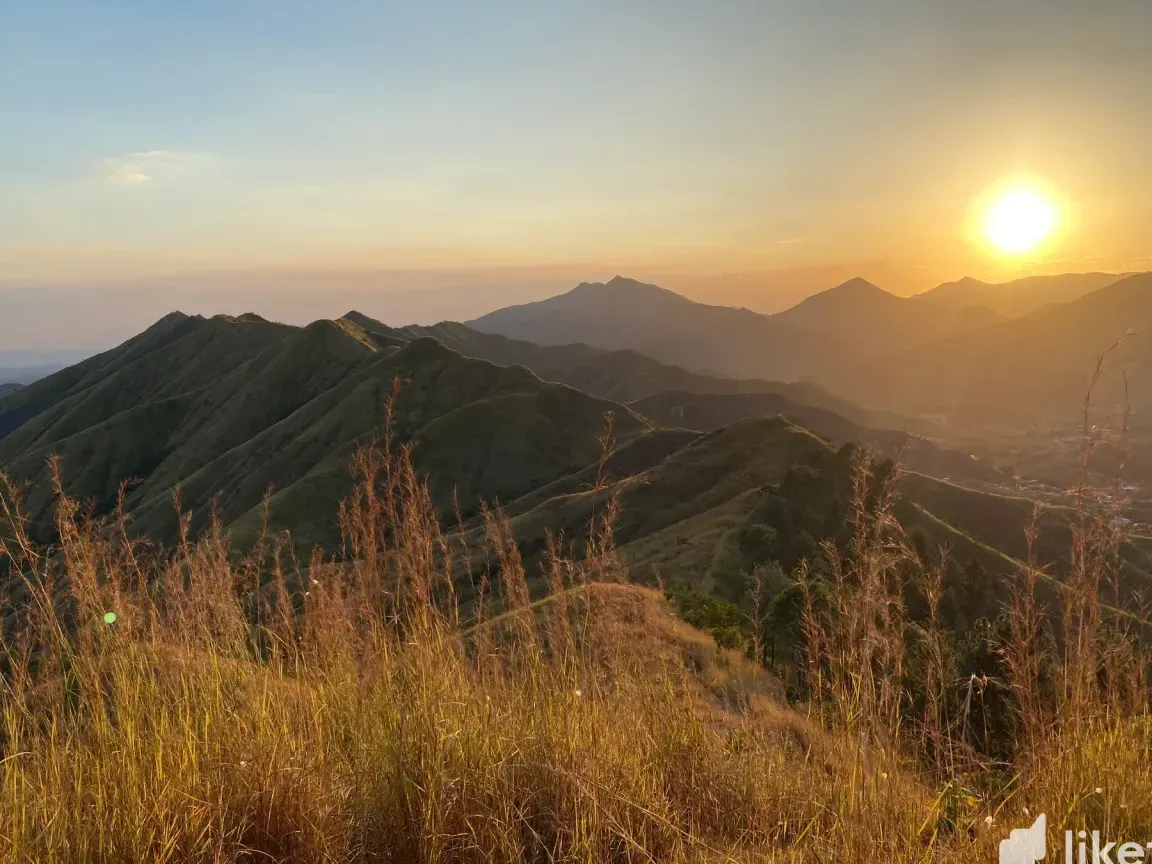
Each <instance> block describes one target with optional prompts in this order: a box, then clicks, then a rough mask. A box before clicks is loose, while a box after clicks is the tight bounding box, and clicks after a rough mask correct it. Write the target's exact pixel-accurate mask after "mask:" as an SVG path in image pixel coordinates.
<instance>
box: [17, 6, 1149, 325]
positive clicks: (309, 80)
mask: <svg viewBox="0 0 1152 864" xmlns="http://www.w3.org/2000/svg"><path fill="white" fill-rule="evenodd" d="M1150 32H1152V3H1148V2H1143V0H1102V2H1097V3H1092V4H1087V3H1082V2H1077V0H1043V2H1040V0H1009V2H1004V0H998V2H989V0H973V2H965V3H955V2H904V0H899V2H897V0H878V2H870V3H861V2H857V0H804V2H799V0H797V2H770V0H769V2H741V0H732V2H720V3H690V2H680V0H668V2H656V0H614V2H607V0H588V2H583V3H572V4H558V3H529V2H506V0H495V2H489V3H483V4H481V3H472V2H465V0H433V2H426V3H419V4H409V3H391V2H350V0H334V2H331V3H325V4H319V3H311V2H308V3H305V2H296V0H288V2H278V3H271V2H267V0H226V2H225V0H207V2H198V3H194V4H183V3H164V4H155V3H146V2H143V0H136V2H129V0H110V2H106V3H99V4H95V3H88V2H82V0H45V2H37V3H21V4H9V5H8V6H7V7H6V9H5V12H4V13H3V26H0V79H2V80H3V81H4V86H3V87H2V88H0V304H4V303H9V304H10V305H11V304H13V303H16V302H20V303H24V304H29V303H32V301H33V297H34V295H36V294H37V293H40V294H43V292H45V291H47V290H48V288H47V286H57V287H59V286H66V287H67V288H68V289H69V290H72V289H74V288H84V289H85V290H86V291H88V292H89V293H88V294H87V295H86V296H88V297H90V298H91V297H98V296H101V295H100V292H112V291H113V289H114V288H115V289H117V290H118V289H119V288H120V287H123V286H125V285H127V286H137V287H139V286H151V287H150V288H149V290H152V291H154V292H156V293H158V294H159V295H161V297H162V298H163V299H164V302H169V300H170V301H171V304H173V305H179V304H180V302H181V298H182V297H186V296H187V297H191V296H192V293H189V292H193V293H194V291H209V292H211V291H216V290H220V289H221V286H224V285H225V284H226V283H230V284H243V285H244V286H247V289H250V290H252V291H254V292H257V293H258V292H260V291H263V290H272V288H273V287H274V286H276V285H277V284H285V283H286V282H292V280H296V283H298V284H299V286H300V288H299V291H300V292H305V293H307V292H309V291H312V292H321V293H322V292H323V291H325V290H328V289H329V288H330V287H331V286H336V287H335V288H332V289H331V290H336V289H337V288H339V290H345V289H347V290H349V291H357V290H400V289H410V290H423V289H434V288H441V289H443V288H451V287H459V286H466V285H471V286H481V287H487V288H492V289H493V290H494V291H495V290H496V288H498V287H499V286H517V285H519V286H526V285H532V286H535V287H534V288H532V289H531V290H530V289H529V288H524V289H523V290H524V291H526V292H528V293H531V292H532V291H537V293H539V292H541V291H544V290H545V287H546V286H547V289H548V290H551V288H552V287H553V286H560V285H571V284H575V283H576V282H578V281H582V280H583V279H600V278H608V277H610V276H612V275H615V274H616V273H625V274H627V275H630V276H635V277H637V278H644V279H649V280H653V281H660V282H661V284H665V285H667V286H668V287H672V288H676V289H678V290H683V291H685V293H689V294H690V295H692V296H695V297H697V298H698V299H704V300H711V301H713V302H723V303H731V302H739V303H742V304H743V305H748V306H751V307H752V308H758V309H762V310H764V311H773V310H775V309H777V308H781V307H782V306H784V305H787V304H788V303H789V302H794V301H795V299H798V298H799V297H801V296H803V295H804V294H805V293H809V292H811V291H814V290H819V289H820V288H825V287H830V286H831V285H833V284H835V283H836V282H837V281H842V280H843V279H846V278H848V277H850V276H854V275H862V276H864V277H866V278H869V279H871V280H872V281H874V282H877V284H880V285H881V286H882V287H885V288H887V289H889V290H892V291H894V292H897V293H903V294H907V293H912V292H916V291H920V290H924V289H927V288H929V287H931V286H933V285H935V284H937V283H939V282H941V281H944V280H949V279H955V278H959V277H961V276H964V275H972V276H977V277H981V278H985V279H988V280H993V281H996V280H1004V279H1009V278H1013V277H1015V276H1018V275H1023V274H1029V273H1035V272H1059V271H1072V270H1113V271H1121V270H1137V269H1152V231H1149V230H1148V229H1149V226H1150V225H1152V160H1149V159H1148V155H1147V154H1148V144H1149V141H1150V140H1152V99H1149V98H1148V93H1147V87H1148V82H1150V81H1152V53H1150V52H1148V51H1147V46H1146V39H1147V35H1148V34H1149V33H1150ZM1021 175H1027V176H1031V177H1035V178H1040V179H1041V180H1042V181H1043V182H1044V183H1045V184H1047V186H1048V188H1050V189H1052V190H1054V192H1055V194H1057V195H1058V196H1059V197H1060V201H1061V212H1060V216H1061V232H1060V237H1059V238H1058V242H1054V243H1051V244H1046V245H1045V248H1043V249H1041V250H1039V251H1037V252H1036V253H1034V254H1025V255H1018V256H1017V255H1006V254H1003V253H1001V252H997V251H993V250H992V249H991V248H990V247H989V246H988V244H981V243H979V242H974V241H973V239H972V238H971V237H970V236H969V234H968V233H966V231H967V229H966V224H967V223H966V220H970V218H971V210H972V207H973V202H974V201H975V200H977V198H978V197H979V196H980V195H981V194H982V193H983V191H984V190H986V189H987V188H989V187H990V186H991V185H993V184H996V183H998V182H1000V181H1002V180H1003V179H1004V178H1011V177H1016V176H1021ZM52 290H56V288H53V289H52ZM141 290H143V289H142V288H141ZM293 290H295V289H293ZM182 292H184V293H182ZM513 293H515V292H513ZM44 296H47V295H46V294H44ZM107 296H108V297H110V298H111V297H113V296H118V295H114V293H109V294H107ZM197 296H198V295H197ZM503 296H504V295H502V294H499V292H498V291H497V292H496V293H493V294H492V297H493V300H494V302H495V300H496V299H499V298H500V297H503ZM13 298H22V299H20V300H15V299H13ZM161 305H162V304H161ZM310 308H311V307H310ZM342 311H345V310H342V309H336V308H334V309H333V310H332V314H339V313H340V312H342ZM292 314H293V313H291V311H290V310H289V311H287V312H286V313H285V315H286V316H287V317H291V315H292ZM3 317H4V310H3V308H2V305H0V319H2V318H3ZM457 317H464V316H457ZM0 326H2V325H0ZM5 335H6V334H4V333H0V338H3V337H5ZM7 337H8V338H15V337H14V336H12V335H11V334H7Z"/></svg>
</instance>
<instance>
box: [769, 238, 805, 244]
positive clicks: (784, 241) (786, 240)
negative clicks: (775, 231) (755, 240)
mask: <svg viewBox="0 0 1152 864" xmlns="http://www.w3.org/2000/svg"><path fill="white" fill-rule="evenodd" d="M807 240H808V238H807V237H784V238H781V239H780V240H777V241H776V244H777V245H778V246H794V245H795V244H797V243H804V242H806V241H807Z"/></svg>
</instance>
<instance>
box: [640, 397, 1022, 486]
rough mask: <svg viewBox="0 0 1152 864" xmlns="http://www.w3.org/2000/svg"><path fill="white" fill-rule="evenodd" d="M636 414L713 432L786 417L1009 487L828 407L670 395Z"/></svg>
mask: <svg viewBox="0 0 1152 864" xmlns="http://www.w3.org/2000/svg"><path fill="white" fill-rule="evenodd" d="M629 407H630V408H632V409H633V410H634V411H636V413H638V414H642V415H643V416H645V417H647V418H649V419H650V420H653V421H654V422H656V423H659V424H661V425H664V426H683V427H685V428H688V429H697V430H699V431H701V432H711V431H713V430H716V429H720V428H722V427H724V426H728V425H730V424H732V423H737V422H739V421H741V420H745V419H747V418H750V417H764V416H767V415H772V414H780V415H782V416H784V417H786V418H787V419H788V420H789V421H791V422H792V423H795V424H797V425H798V426H803V427H804V428H805V429H809V430H811V431H813V432H815V433H816V434H817V435H820V436H821V437H824V438H828V439H829V440H831V441H835V442H836V443H837V444H848V443H851V442H853V441H857V442H860V443H862V444H865V445H867V446H868V447H870V448H871V449H872V450H874V451H875V452H877V453H878V454H880V455H881V456H883V457H884V458H888V459H900V460H901V462H902V463H903V464H904V465H906V466H907V467H909V468H912V469H913V470H916V471H924V472H927V473H930V474H934V475H936V476H941V477H956V478H967V479H971V480H979V481H990V482H1003V481H1004V480H1005V476H1004V474H1003V473H1001V472H999V471H997V470H996V469H995V468H993V467H992V466H991V465H989V464H988V463H987V462H984V461H981V460H977V459H974V458H973V457H972V456H971V455H969V454H967V453H961V452H958V451H956V450H948V449H945V448H943V447H939V446H937V445H936V444H933V443H932V442H931V441H929V440H927V439H925V438H921V437H919V436H917V435H909V434H908V433H905V432H899V431H896V430H893V429H876V428H872V427H869V426H865V425H862V424H860V423H856V422H853V421H852V420H850V419H848V418H846V417H844V416H842V415H841V414H837V413H836V412H834V411H828V410H825V409H823V408H817V407H812V406H810V405H797V404H796V403H795V402H792V401H790V400H788V399H786V398H784V397H783V396H780V395H777V394H775V393H739V394H701V393H680V392H671V391H670V392H664V393H656V394H654V395H652V396H648V397H646V398H644V399H638V400H636V401H634V402H630V403H629Z"/></svg>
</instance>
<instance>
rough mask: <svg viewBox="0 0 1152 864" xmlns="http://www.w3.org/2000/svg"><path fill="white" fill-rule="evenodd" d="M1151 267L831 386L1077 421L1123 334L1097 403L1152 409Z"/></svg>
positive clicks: (869, 395) (908, 405)
mask: <svg viewBox="0 0 1152 864" xmlns="http://www.w3.org/2000/svg"><path fill="white" fill-rule="evenodd" d="M1149 325H1152V274H1149V273H1144V274H1138V275H1135V276H1129V277H1127V278H1125V279H1121V280H1120V281H1118V282H1115V283H1113V284H1111V285H1108V286H1107V287H1105V288H1101V289H1099V290H1097V291H1095V292H1093V293H1091V294H1087V295H1085V296H1082V297H1080V298H1079V299H1078V300H1075V301H1072V302H1070V303H1063V304H1050V305H1047V306H1044V307H1042V308H1040V309H1039V310H1037V311H1035V312H1033V313H1031V314H1029V315H1026V316H1024V317H1021V318H1017V319H1014V320H1011V321H1007V322H1005V323H1001V324H993V325H990V326H987V327H982V328H980V329H979V330H975V331H973V332H970V333H966V334H964V335H962V336H955V337H951V338H947V339H941V340H937V341H935V342H932V343H929V344H927V345H921V346H918V347H915V348H911V349H908V350H906V351H902V352H897V353H895V354H893V355H890V356H886V357H883V358H881V359H878V360H875V361H872V362H870V363H866V364H862V365H860V366H857V367H855V368H847V367H845V368H842V369H841V370H840V372H839V373H838V374H837V375H836V376H834V377H835V378H836V379H837V380H829V381H828V384H829V385H830V386H831V387H832V389H833V390H834V391H836V392H839V393H843V394H851V396H852V398H854V399H859V400H860V401H861V402H863V403H864V404H866V405H869V406H874V407H881V406H882V407H885V408H888V409H892V410H898V411H909V412H914V413H919V414H936V415H940V416H942V417H944V418H948V419H950V420H954V421H958V422H964V423H983V422H990V423H1001V424H1002V423H1012V424H1019V423H1025V422H1031V421H1036V420H1070V419H1075V418H1076V417H1077V416H1079V414H1080V412H1081V411H1082V405H1083V400H1084V396H1085V394H1086V392H1087V390H1088V387H1089V384H1090V382H1091V379H1092V375H1093V371H1094V369H1095V367H1096V362H1097V359H1098V358H1099V357H1100V355H1101V354H1103V353H1104V352H1105V351H1107V350H1108V349H1109V348H1110V347H1111V346H1112V345H1113V344H1114V343H1116V341H1117V340H1118V339H1120V338H1121V337H1123V336H1125V334H1126V333H1130V331H1134V332H1131V335H1129V336H1127V338H1125V339H1124V341H1123V343H1122V344H1121V345H1120V346H1119V348H1118V349H1117V350H1116V351H1115V352H1114V354H1113V355H1112V356H1111V357H1110V359H1109V362H1108V367H1107V369H1108V370H1110V371H1107V373H1106V374H1105V375H1104V376H1103V378H1102V380H1101V382H1100V383H1099V384H1098V386H1097V390H1096V392H1095V394H1094V401H1095V404H1096V405H1098V406H1100V407H1101V409H1103V408H1104V407H1105V406H1110V407H1112V408H1113V409H1115V408H1116V406H1117V405H1118V404H1119V403H1120V402H1121V400H1122V399H1123V398H1124V385H1123V379H1122V378H1121V376H1120V374H1119V371H1118V369H1119V367H1120V366H1121V365H1124V366H1126V368H1127V376H1128V398H1129V399H1130V400H1131V404H1132V407H1133V408H1134V409H1136V410H1140V409H1141V408H1152V368H1150V367H1152V333H1150V332H1149V330H1148V327H1149Z"/></svg>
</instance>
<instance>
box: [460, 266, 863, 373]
mask: <svg viewBox="0 0 1152 864" xmlns="http://www.w3.org/2000/svg"><path fill="white" fill-rule="evenodd" d="M468 326H470V327H473V328H474V329H477V330H480V331H483V332H485V333H496V334H499V335H501V336H508V337H510V338H513V339H523V340H527V341H531V342H535V343H537V344H540V345H565V344H570V343H573V342H585V343H587V344H589V345H592V346H595V347H597V348H606V349H611V350H618V349H631V350H633V351H638V352H640V353H641V354H645V355H647V356H649V357H652V358H655V359H656V360H659V361H660V362H662V363H670V364H674V365H676V366H682V367H684V368H685V369H688V370H691V371H693V372H707V373H713V374H720V375H726V376H731V377H736V378H770V379H780V380H784V381H793V380H796V379H799V378H801V377H805V376H808V375H811V374H812V373H813V372H814V371H817V370H820V369H822V368H824V367H825V365H826V364H828V363H830V362H833V360H834V358H838V357H841V356H842V355H843V354H844V352H845V350H847V349H846V348H845V346H843V345H840V344H838V343H837V342H836V341H835V340H834V339H832V338H831V337H829V336H827V335H825V334H823V333H820V332H815V331H802V330H797V329H796V328H794V327H791V326H789V325H787V324H786V323H784V322H783V321H778V320H776V319H775V318H773V317H771V316H767V315H760V314H757V313H755V312H751V311H749V310H747V309H733V308H731V307H727V306H708V305H706V304H703V303H696V302H693V301H691V300H688V299H687V298H685V297H681V296H680V295H679V294H676V293H674V292H672V291H667V290H665V289H663V288H660V287H658V286H656V285H646V284H644V283H642V282H636V281H634V280H632V279H625V278H623V277H620V276H617V277H616V278H615V279H613V280H611V281H610V282H607V283H583V284H581V285H578V286H577V287H576V288H574V289H573V290H571V291H569V292H568V293H567V294H562V295H560V296H558V297H552V298H550V299H548V300H542V301H540V302H538V303H529V304H527V305H524V306H511V307H508V308H506V309H500V310H498V311H496V312H492V313H490V314H488V315H485V316H483V317H481V318H477V319H476V320H475V321H471V322H468Z"/></svg>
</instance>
